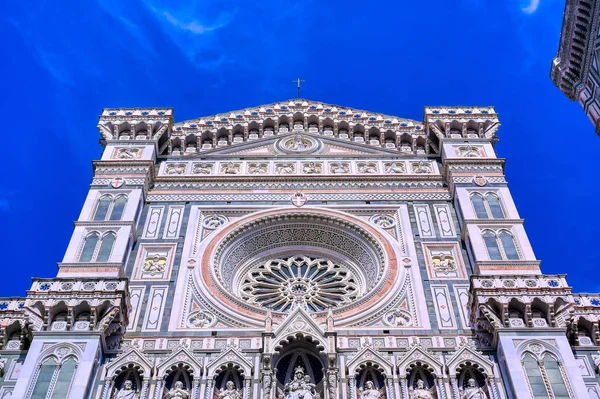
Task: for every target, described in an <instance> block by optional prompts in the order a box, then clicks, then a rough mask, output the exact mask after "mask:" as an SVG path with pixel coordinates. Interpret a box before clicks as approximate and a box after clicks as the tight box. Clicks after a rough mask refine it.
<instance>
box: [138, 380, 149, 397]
mask: <svg viewBox="0 0 600 399" xmlns="http://www.w3.org/2000/svg"><path fill="white" fill-rule="evenodd" d="M149 388H150V380H149V379H148V378H144V381H143V382H142V392H141V393H140V399H146V398H147V397H148V389H149Z"/></svg>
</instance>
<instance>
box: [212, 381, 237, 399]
mask: <svg viewBox="0 0 600 399" xmlns="http://www.w3.org/2000/svg"><path fill="white" fill-rule="evenodd" d="M217 397H218V398H219V399H242V394H241V393H240V391H238V390H237V389H235V384H234V383H233V381H227V383H226V384H225V389H223V388H221V391H220V392H219V395H218V396H217Z"/></svg>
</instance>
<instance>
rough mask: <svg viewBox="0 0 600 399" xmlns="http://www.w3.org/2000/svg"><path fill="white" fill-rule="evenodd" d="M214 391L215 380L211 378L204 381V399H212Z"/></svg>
mask: <svg viewBox="0 0 600 399" xmlns="http://www.w3.org/2000/svg"><path fill="white" fill-rule="evenodd" d="M214 389H215V380H214V379H213V378H211V379H209V380H207V381H206V392H205V393H204V398H205V399H212V395H213V391H214ZM244 399H245V398H244Z"/></svg>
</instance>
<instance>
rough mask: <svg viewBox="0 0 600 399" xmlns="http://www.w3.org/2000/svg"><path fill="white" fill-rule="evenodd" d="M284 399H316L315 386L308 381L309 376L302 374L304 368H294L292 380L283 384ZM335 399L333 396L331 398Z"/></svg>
mask: <svg viewBox="0 0 600 399" xmlns="http://www.w3.org/2000/svg"><path fill="white" fill-rule="evenodd" d="M283 391H284V393H285V394H286V396H285V398H286V399H316V394H317V392H316V391H315V384H313V383H312V382H311V381H310V376H309V375H305V374H304V368H302V367H296V368H295V370H294V379H293V380H291V381H290V382H288V383H287V384H285V387H284V390H283ZM333 397H335V396H333Z"/></svg>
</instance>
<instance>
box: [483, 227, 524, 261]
mask: <svg viewBox="0 0 600 399" xmlns="http://www.w3.org/2000/svg"><path fill="white" fill-rule="evenodd" d="M482 237H483V242H484V243H485V247H486V249H487V252H488V256H489V258H490V260H519V259H520V256H519V251H518V249H517V245H516V243H515V239H514V236H513V235H512V234H511V233H510V232H508V231H506V230H500V231H499V232H498V231H491V230H486V231H484V232H483V234H482Z"/></svg>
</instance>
